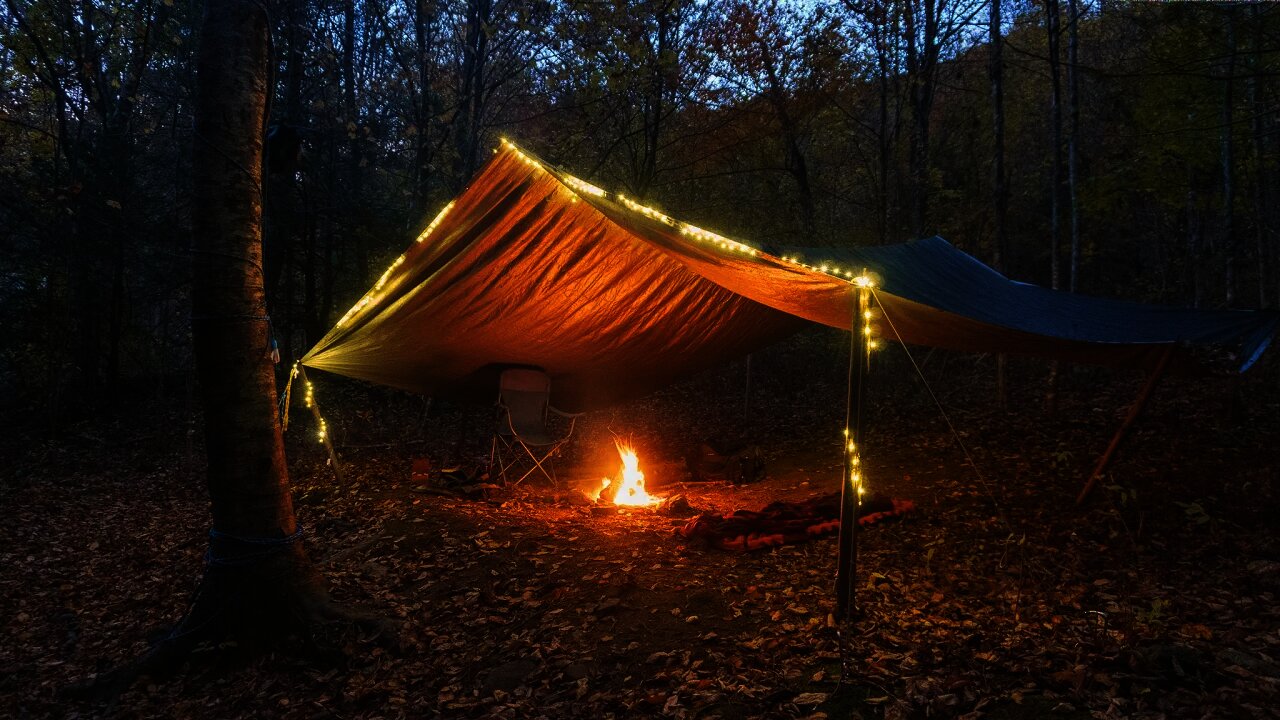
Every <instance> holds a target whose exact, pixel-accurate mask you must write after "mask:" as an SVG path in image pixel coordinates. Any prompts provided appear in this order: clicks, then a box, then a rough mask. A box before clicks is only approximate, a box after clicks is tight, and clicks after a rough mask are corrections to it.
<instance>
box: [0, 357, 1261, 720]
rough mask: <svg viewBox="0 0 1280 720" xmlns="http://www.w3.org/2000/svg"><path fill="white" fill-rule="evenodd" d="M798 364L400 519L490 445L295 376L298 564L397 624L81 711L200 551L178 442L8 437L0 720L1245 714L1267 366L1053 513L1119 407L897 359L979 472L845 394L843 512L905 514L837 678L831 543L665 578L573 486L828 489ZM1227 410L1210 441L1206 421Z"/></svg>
mask: <svg viewBox="0 0 1280 720" xmlns="http://www.w3.org/2000/svg"><path fill="white" fill-rule="evenodd" d="M836 348H837V346H836V345H835V344H834V341H832V340H831V339H830V338H829V337H828V336H826V335H823V334H814V335H812V336H804V337H801V338H800V339H798V340H797V341H793V342H792V343H789V344H787V345H785V346H782V347H780V348H777V349H773V350H771V351H769V352H768V353H763V354H760V355H757V356H756V357H755V358H754V359H753V361H752V363H753V364H752V367H751V374H752V394H751V403H750V406H749V407H748V406H747V405H746V404H745V403H744V396H743V390H744V386H745V376H746V372H747V367H746V365H745V363H741V362H740V363H737V364H735V365H733V366H731V367H728V368H724V369H721V370H719V371H716V372H713V373H710V374H708V375H706V376H703V377H701V378H698V379H697V380H696V381H694V382H691V383H688V384H686V385H682V386H679V387H676V388H672V389H671V390H668V391H666V392H663V393H661V394H660V395H658V396H655V397H651V398H647V399H645V400H644V401H640V402H636V403H633V404H631V405H628V406H626V407H621V408H617V409H615V410H611V411H608V412H602V413H596V414H593V415H590V416H587V417H585V418H583V420H582V421H581V424H580V426H579V428H578V432H577V440H576V443H575V445H574V447H573V451H572V452H571V454H570V457H569V458H567V459H566V460H567V462H565V463H564V464H562V469H563V470H564V473H563V475H564V477H563V482H562V484H561V486H560V487H550V486H549V485H546V484H538V483H526V484H524V485H521V486H520V487H519V488H516V489H515V490H512V491H508V492H502V493H498V494H496V495H495V496H494V497H493V498H491V499H489V500H467V499H462V498H451V497H441V496H438V495H433V494H425V493H422V492H419V491H415V488H420V483H418V482H415V481H413V480H411V478H410V464H411V461H412V459H414V458H428V459H430V460H431V462H432V463H433V464H435V465H436V466H437V467H443V466H448V465H453V464H464V465H466V464H468V463H473V462H475V460H476V458H478V457H480V456H482V455H484V454H485V452H486V451H487V447H488V446H487V438H486V437H485V427H486V426H487V424H488V422H489V415H488V414H487V412H486V411H483V410H472V409H467V408H462V407H455V406H451V405H444V404H440V403H437V404H435V405H434V406H433V407H431V408H430V412H429V413H428V412H424V405H423V402H422V401H421V399H416V398H409V397H406V396H401V395H397V394H392V393H386V392H383V391H379V390H376V389H370V388H367V387H363V386H358V385H356V384H351V383H345V382H342V381H340V380H338V379H335V378H329V377H316V378H314V379H315V380H316V384H317V394H318V397H319V399H320V400H321V402H322V404H324V405H325V410H326V413H327V416H328V419H329V425H330V427H331V428H332V429H333V430H334V433H335V436H336V437H337V439H338V441H339V443H340V448H339V450H340V453H341V456H342V461H343V466H344V469H345V471H346V475H345V477H344V480H343V481H342V482H338V481H336V480H335V479H334V477H333V475H332V474H331V473H330V472H329V471H328V470H327V469H326V468H325V467H324V464H323V460H324V458H323V454H322V452H321V450H320V449H319V447H318V446H317V445H316V444H315V443H314V442H313V436H312V434H311V428H310V426H309V424H308V423H309V419H308V418H306V417H305V416H304V415H303V414H302V413H301V412H295V414H294V422H295V426H294V428H293V429H292V430H291V431H290V436H289V450H290V457H291V462H292V472H293V480H294V484H295V488H296V497H297V504H298V508H299V514H300V518H301V520H302V522H303V523H304V525H305V526H306V528H307V532H308V535H307V541H308V543H309V547H310V548H311V552H312V554H313V555H314V557H316V558H317V560H318V561H319V562H320V563H321V564H322V566H323V568H324V571H325V574H326V575H327V577H328V578H329V579H330V581H331V584H332V589H333V592H334V595H335V596H336V597H337V598H339V599H340V600H342V601H344V602H347V603H352V604H356V605H362V606H367V607H372V608H374V609H377V610H378V611H380V612H382V613H384V614H385V615H387V616H389V617H393V618H396V619H398V620H400V621H401V623H402V637H401V647H400V648H398V649H392V648H388V647H385V646H383V645H380V644H377V643H361V642H359V641H354V640H353V641H351V643H350V645H349V646H348V647H347V648H346V653H345V655H346V660H345V661H344V662H339V663H335V662H333V661H332V660H329V661H319V660H316V659H314V658H310V657H305V656H302V655H300V654H299V653H298V652H297V649H298V648H297V647H295V646H292V645H287V646H284V647H281V648H280V649H278V650H276V651H274V652H271V653H269V654H267V655H265V656H261V657H258V658H256V659H252V660H249V661H245V660H244V659H243V658H241V657H240V656H238V655H236V654H235V653H234V652H226V651H223V652H212V651H209V652H204V653H201V654H200V655H198V656H197V658H196V659H195V660H194V662H193V663H192V664H191V665H190V666H189V667H187V668H184V669H183V670H182V671H180V672H179V673H178V674H177V676H176V677H175V678H173V679H171V680H167V681H165V682H159V683H157V682H155V681H147V680H144V681H142V682H140V683H139V684H138V685H136V686H135V687H134V688H133V689H132V690H130V691H128V692H127V693H125V694H124V695H123V696H121V697H120V698H119V699H118V701H117V702H116V703H115V704H114V705H112V706H109V707H108V706H103V705H101V704H94V703H88V702H83V701H72V700H69V699H67V698H66V697H64V696H63V694H62V693H61V689H62V688H65V687H66V686H67V685H69V684H70V683H72V682H74V681H77V680H83V679H85V678H86V677H89V676H91V674H93V673H95V672H102V671H105V670H107V669H109V668H111V667H114V666H116V665H118V664H120V663H122V662H124V661H126V660H128V659H130V658H132V657H136V656H137V655H139V654H141V653H143V652H144V651H145V650H146V649H147V648H148V646H149V643H150V642H152V641H154V640H155V639H156V638H157V637H159V636H160V635H161V634H163V632H165V630H166V628H167V627H168V626H169V625H171V624H172V623H173V622H174V621H175V620H176V619H177V618H178V617H179V616H180V615H181V613H182V611H183V609H184V608H185V604H186V602H187V601H188V600H189V597H190V595H191V592H192V590H193V589H194V587H195V584H196V581H197V579H198V577H199V573H200V568H201V562H202V556H203V552H204V543H205V537H206V535H205V534H206V533H207V531H208V523H209V519H208V513H207V501H206V500H205V498H204V495H203V491H202V485H201V483H202V462H203V458H202V455H201V438H200V431H199V425H198V419H197V418H195V416H194V413H192V412H190V411H189V409H187V408H183V407H174V406H173V405H172V404H171V403H170V404H168V405H163V404H160V405H146V404H144V403H141V402H140V403H139V404H138V405H137V406H131V407H130V408H129V409H128V410H127V411H126V412H123V413H121V414H118V415H116V416H115V417H114V418H110V419H100V420H98V421H94V422H90V421H87V420H85V421H78V422H72V423H63V424H62V425H60V426H59V428H58V430H57V432H56V433H54V434H51V433H50V432H49V430H48V428H45V427H30V426H25V427H24V426H21V425H20V426H18V427H16V428H13V429H12V430H11V432H9V433H8V440H7V441H6V445H5V446H4V448H3V451H4V458H5V460H4V463H3V469H2V470H0V472H2V473H3V475H2V476H0V478H2V484H0V508H3V513H4V522H3V523H0V623H3V633H4V634H3V637H0V708H3V709H4V710H3V711H0V714H3V715H5V716H11V717H18V718H23V717H41V718H42V717H72V716H82V717H83V716H111V717H143V718H161V717H163V718H168V717H192V718H262V717H290V718H320V717H333V718H374V717H508V718H526V717H527V718H537V717H546V718H602V717H694V718H712V717H721V718H747V717H824V716H825V717H869V718H870V717H873V718H880V717H884V718H925V717H930V718H932V717H973V718H978V717H986V718H1085V717H1117V718H1119V717H1135V718H1160V717H1188V718H1235V717H1247V718H1258V717H1276V716H1278V715H1280V713H1278V712H1277V709H1276V708H1278V707H1280V685H1278V683H1280V662H1277V661H1278V660H1280V607H1277V604H1276V594H1277V592H1280V544H1277V540H1276V533H1275V529H1274V527H1275V522H1274V517H1275V511H1276V510H1277V507H1278V503H1277V497H1276V492H1277V487H1276V483H1277V480H1280V477H1278V476H1280V451H1277V448H1276V445H1275V443H1276V440H1277V438H1280V392H1277V390H1276V387H1277V385H1276V379H1275V378H1276V375H1277V368H1276V367H1275V363H1272V364H1271V367H1269V368H1263V369H1262V370H1261V371H1260V372H1259V373H1258V374H1257V375H1256V376H1254V377H1251V378H1246V379H1245V380H1244V381H1243V382H1242V384H1241V385H1240V386H1239V387H1238V388H1237V389H1236V392H1237V395H1238V397H1239V402H1238V403H1235V407H1233V403H1232V402H1231V401H1230V397H1231V394H1232V392H1233V390H1232V385H1231V384H1230V383H1229V382H1228V381H1223V380H1201V381H1192V380H1179V379H1171V381H1170V382H1169V383H1168V384H1167V385H1166V386H1165V387H1163V388H1162V389H1161V391H1160V392H1159V393H1158V395H1157V398H1156V401H1155V402H1154V403H1153V404H1152V407H1151V409H1150V411H1149V413H1148V415H1147V416H1146V417H1145V418H1144V420H1143V421H1142V422H1141V423H1140V425H1139V426H1138V430H1137V431H1136V432H1135V434H1134V437H1133V438H1132V439H1131V441H1130V442H1129V443H1128V444H1127V445H1126V447H1125V448H1124V450H1123V452H1122V454H1121V457H1120V459H1119V461H1118V462H1117V463H1116V464H1115V466H1114V468H1113V471H1112V473H1111V474H1110V475H1109V477H1108V478H1107V479H1106V480H1105V481H1104V483H1103V487H1100V491H1099V492H1098V493H1097V494H1096V495H1095V497H1094V499H1093V501H1092V502H1091V503H1090V504H1089V505H1088V506H1087V507H1085V508H1083V509H1076V508H1074V507H1073V506H1072V501H1073V498H1074V495H1075V493H1076V492H1077V491H1078V489H1079V487H1080V484H1081V482H1082V480H1083V477H1084V476H1085V475H1086V474H1087V471H1088V469H1089V468H1090V466H1091V464H1092V462H1093V460H1094V459H1095V458H1096V456H1097V454H1098V453H1100V452H1101V450H1102V449H1103V448H1104V447H1105V445H1106V442H1107V440H1108V439H1109V436H1110V433H1111V432H1112V431H1113V430H1114V428H1115V426H1116V425H1117V424H1118V421H1119V419H1120V417H1121V416H1122V414H1123V411H1124V407H1125V405H1126V403H1127V402H1128V400H1129V398H1130V397H1131V396H1132V394H1133V393H1134V392H1135V391H1136V389H1137V387H1138V386H1139V384H1140V378H1136V377H1133V376H1130V375H1123V374H1117V373H1112V372H1108V371H1098V370H1088V369H1082V368H1076V369H1072V370H1069V371H1068V372H1067V373H1066V377H1065V380H1064V383H1063V388H1062V393H1061V407H1060V408H1059V410H1058V412H1057V413H1055V414H1052V415H1047V414H1045V413H1044V412H1043V411H1042V409H1041V406H1040V399H1041V391H1042V387H1043V383H1042V380H1043V377H1044V370H1045V367H1044V365H1043V364H1041V363H1035V362H1029V361H1027V362H1021V363H1012V381H1011V382H1012V387H1013V388H1014V389H1015V390H1016V392H1014V393H1013V394H1012V396H1011V402H1012V409H1011V410H1010V411H1008V412H1003V411H998V410H997V409H996V406H995V405H996V404H995V401H994V399H993V398H992V383H993V380H992V376H993V373H992V367H993V365H994V363H993V362H992V361H991V359H990V358H971V357H965V356H952V355H946V354H942V353H935V354H933V355H927V356H926V355H924V354H921V355H919V356H918V358H917V359H918V360H922V361H923V366H924V373H925V375H926V376H927V377H928V378H929V380H930V383H931V385H932V386H933V388H934V390H935V391H936V392H937V393H938V396H939V399H940V400H941V402H942V404H943V406H944V407H945V408H946V409H947V412H948V414H949V415H950V417H951V420H952V422H953V423H954V424H955V426H956V429H957V430H958V431H959V433H960V436H961V438H962V440H963V443H964V447H965V448H967V450H968V452H969V453H970V454H971V455H972V457H973V459H974V462H975V464H976V466H977V470H978V472H977V473H975V471H974V469H972V468H971V467H970V466H969V465H968V464H967V462H966V460H965V453H964V451H963V450H962V449H961V446H960V444H959V443H957V442H956V440H955V438H954V436H953V435H952V434H951V432H950V430H949V429H948V427H947V424H946V422H945V421H943V419H942V418H941V416H940V415H939V413H938V411H937V409H936V408H935V407H934V405H933V402H932V400H930V399H929V396H928V395H927V394H926V393H925V392H924V391H923V390H922V388H921V385H920V384H919V381H918V380H917V379H916V378H915V377H914V372H913V371H912V370H911V369H910V366H909V365H907V364H906V363H905V361H904V360H903V358H901V357H900V356H897V355H895V354H893V353H892V352H887V353H885V357H884V358H881V359H878V360H877V368H876V370H875V373H874V375H873V378H874V380H875V382H874V383H873V385H872V387H873V395H872V401H873V402H872V404H871V407H870V409H869V413H868V414H869V417H868V420H869V423H870V427H871V428H872V430H871V434H870V435H869V437H868V441H867V449H866V455H865V461H866V463H867V467H868V470H869V473H868V475H869V478H870V483H871V485H872V486H873V488H874V489H876V490H879V491H884V492H888V493H890V494H893V495H896V496H898V497H904V498H910V499H913V500H915V501H916V503H917V505H918V506H919V508H920V512H919V513H918V514H917V515H916V516H915V517H913V518H911V519H908V520H906V521H903V522H897V523H890V524H885V525H881V526H877V527H875V528H872V529H868V530H865V531H864V532H862V533H861V535H860V555H859V566H858V572H859V583H858V600H859V602H860V605H861V607H862V609H863V616H862V617H861V619H860V620H858V621H857V622H856V624H854V625H853V626H852V627H851V629H850V632H849V633H848V634H846V645H847V647H846V649H845V652H846V653H847V657H848V662H849V666H850V668H851V671H852V672H851V678H850V681H849V687H848V688H846V689H845V690H844V691H842V692H841V693H840V694H839V695H833V691H834V690H835V689H836V680H837V678H838V677H839V674H840V658H841V646H840V642H839V640H838V638H837V635H836V633H835V632H834V630H833V629H832V628H831V627H830V626H829V620H828V615H829V613H830V611H831V607H832V593H831V589H832V577H833V573H834V566H835V540H834V538H826V539H822V540H819V541H816V542H812V543H809V544H805V545H796V546H790V547H784V548H780V549H777V550H771V551H766V552H760V553H754V554H745V555H740V554H729V553H725V552H720V551H713V550H708V549H705V548H702V547H699V546H696V545H690V544H688V543H686V542H685V541H683V540H681V539H680V538H678V537H677V536H675V535H674V533H673V527H674V525H675V524H676V523H678V522H680V521H679V520H676V519H673V518H670V517H665V516H662V515H658V514H654V513H650V512H647V511H635V512H628V513H622V514H616V515H594V514H592V513H591V512H590V510H589V509H588V508H586V507H582V506H580V505H578V504H575V503H574V502H572V499H573V492H572V487H573V486H574V485H585V484H590V483H593V482H596V481H597V479H598V478H599V477H600V476H601V475H602V474H603V473H607V472H610V471H611V470H612V467H611V466H612V465H613V464H614V460H613V459H612V458H613V457H616V456H614V455H613V452H614V451H613V449H612V442H611V439H610V433H611V432H614V433H623V434H629V435H631V436H632V437H633V438H634V439H635V441H636V444H637V446H638V447H639V450H640V453H641V462H642V466H643V467H644V469H646V471H648V472H649V473H650V476H651V477H655V476H657V475H660V474H665V475H666V476H668V479H670V477H674V476H676V475H679V474H680V473H681V472H682V470H681V468H682V456H683V454H684V453H685V452H686V451H687V450H688V449H689V448H690V447H691V446H692V445H693V444H694V443H696V442H697V441H698V440H700V439H702V438H704V437H707V436H712V437H724V436H727V435H734V436H740V437H742V438H744V439H747V440H749V441H751V442H754V443H756V444H758V445H759V446H760V447H761V448H762V449H763V451H764V453H765V455H766V456H767V458H768V463H769V464H768V470H769V472H768V475H769V476H768V478H767V479H766V480H764V481H763V482H760V483H757V484H754V485H750V486H746V487H740V488H734V487H728V486H721V485H696V486H695V485H689V486H686V487H684V488H683V489H680V490H679V492H683V493H684V494H686V495H687V496H688V497H689V499H690V501H691V502H692V503H693V504H694V505H695V506H696V507H698V508H701V509H721V510H726V511H728V510H732V509H735V508H740V507H747V508H757V507H759V506H762V505H764V504H765V503H767V502H769V501H771V500H775V499H783V498H787V499H799V498H804V497H809V496H812V495H815V494H818V493H823V492H828V491H831V490H833V489H835V488H836V487H837V485H838V463H839V461H840V460H839V458H840V455H839V452H840V451H839V446H840V440H841V438H840V435H839V429H840V427H841V420H840V418H841V417H842V415H843V388H842V387H841V385H840V374H841V367H840V365H841V363H840V362H839V353H838V352H836V351H835V349H836ZM1233 413H1234V414H1233Z"/></svg>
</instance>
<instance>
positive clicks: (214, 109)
mask: <svg viewBox="0 0 1280 720" xmlns="http://www.w3.org/2000/svg"><path fill="white" fill-rule="evenodd" d="M267 32H268V28H267V16H266V13H265V12H263V10H262V8H261V7H260V6H259V5H257V4H255V3H252V2H217V3H209V4H207V5H206V7H205V14H204V27H203V30H202V32H201V43H200V50H199V53H198V59H197V72H198V75H197V83H196V95H195V116H196V132H195V138H196V141H195V155H194V158H193V164H192V173H193V175H194V177H193V188H192V189H193V193H192V215H193V217H195V218H196V219H197V222H195V223H193V225H194V228H195V231H194V242H193V246H194V247H193V250H192V253H193V262H192V339H193V341H194V344H195V361H196V370H197V376H198V378H199V382H200V396H201V402H202V405H203V407H204V426H205V446H206V449H207V453H208V478H207V486H208V490H209V498H210V500H211V507H212V511H213V531H212V533H211V540H210V548H209V551H210V552H209V561H208V564H207V565H206V568H205V576H204V579H203V581H202V583H201V586H200V590H199V592H198V595H197V599H196V602H195V604H194V606H193V607H192V610H191V612H190V614H188V616H187V617H186V618H185V620H184V621H183V623H182V624H181V625H180V626H179V627H178V629H177V630H176V631H175V632H174V633H173V634H172V635H171V636H170V643H169V644H170V645H176V646H178V647H179V648H181V647H182V646H183V645H189V644H190V643H192V642H194V641H195V640H197V639H199V638H200V637H201V636H208V635H212V636H214V637H220V636H232V637H245V638H261V637H274V636H278V635H279V634H280V633H281V632H282V631H287V630H288V629H290V628H293V627H296V626H297V624H296V621H298V620H303V619H307V618H309V617H310V616H312V615H313V614H315V611H316V608H318V607H320V606H321V605H322V604H324V603H325V601H326V599H327V598H326V593H325V590H324V586H323V582H322V580H321V577H320V575H319V573H318V572H317V571H316V570H315V568H314V567H313V566H312V564H311V562H310V561H309V559H308V557H307V554H306V551H305V549H304V547H303V544H302V543H301V542H299V541H298V526H297V522H296V520H295V518H294V513H293V503H292V500H291V498H290V495H289V487H288V470H287V466H286V464H285V457H284V443H283V441H282V439H281V435H280V425H279V422H278V421H277V417H276V389H275V376H274V373H273V371H272V364H271V360H270V351H269V348H268V344H267V343H268V337H267V321H266V317H265V315H264V311H265V308H264V301H265V298H264V293H263V277H262V269H261V263H262V243H261V231H262V206H261V202H260V201H261V197H262V192H261V187H262V185H261V184H262V152H263V124H264V121H265V118H264V111H265V105H266V97H267V96H266V93H267V78H268V71H267V63H268V57H267Z"/></svg>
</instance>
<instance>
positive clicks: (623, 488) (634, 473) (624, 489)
mask: <svg viewBox="0 0 1280 720" xmlns="http://www.w3.org/2000/svg"><path fill="white" fill-rule="evenodd" d="M613 442H614V445H616V446H617V448H618V455H620V456H621V457H622V467H621V468H620V471H619V473H618V477H617V478H604V479H603V480H601V481H600V489H599V490H597V491H596V497H595V501H596V502H597V503H610V502H611V503H613V504H614V505H629V506H640V507H649V506H653V505H657V504H658V503H660V502H662V498H660V497H655V496H653V495H650V494H649V493H648V492H647V491H646V490H645V489H644V473H643V472H641V470H640V458H639V457H638V456H637V455H636V450H635V448H633V447H631V445H630V444H628V443H624V442H622V441H621V440H617V439H615V440H614V441H613Z"/></svg>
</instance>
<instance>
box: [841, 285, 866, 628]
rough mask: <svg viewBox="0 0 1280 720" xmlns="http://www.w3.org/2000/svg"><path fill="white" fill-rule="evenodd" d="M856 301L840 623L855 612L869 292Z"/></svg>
mask: <svg viewBox="0 0 1280 720" xmlns="http://www.w3.org/2000/svg"><path fill="white" fill-rule="evenodd" d="M855 292H857V294H858V302H857V307H856V313H857V314H856V315H854V317H853V323H852V332H851V333H850V335H851V341H850V343H849V375H848V386H847V387H848V390H847V397H846V401H847V402H846V405H845V418H844V427H845V443H844V445H843V447H842V448H841V449H842V451H843V452H844V477H843V481H842V482H841V483H840V539H839V555H838V557H837V560H836V608H835V620H836V622H837V623H842V622H844V621H846V620H848V619H849V618H850V617H852V616H853V615H855V614H856V613H857V603H856V598H855V593H854V575H855V574H856V573H857V569H858V501H859V498H858V490H859V488H860V487H861V482H860V478H861V472H862V468H861V467H860V462H861V461H860V459H859V457H858V456H859V453H860V452H861V443H862V400H863V391H862V389H863V388H862V379H863V376H864V375H865V373H866V367H867V365H866V356H867V336H866V335H865V334H864V331H863V328H864V327H865V325H864V323H863V313H864V312H865V311H866V309H867V308H868V306H869V304H868V300H869V298H868V297H867V296H868V294H869V291H868V290H867V289H865V288H857V289H856V290H855Z"/></svg>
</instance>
